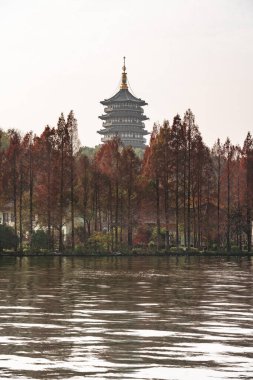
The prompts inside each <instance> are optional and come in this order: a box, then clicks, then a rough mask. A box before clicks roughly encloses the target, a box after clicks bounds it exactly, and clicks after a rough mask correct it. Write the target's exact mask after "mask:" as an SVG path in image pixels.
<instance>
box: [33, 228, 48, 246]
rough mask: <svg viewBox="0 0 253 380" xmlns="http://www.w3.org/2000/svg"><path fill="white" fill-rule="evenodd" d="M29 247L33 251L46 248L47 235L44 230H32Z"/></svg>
mask: <svg viewBox="0 0 253 380" xmlns="http://www.w3.org/2000/svg"><path fill="white" fill-rule="evenodd" d="M31 248H32V250H34V251H40V250H45V249H48V235H47V233H46V232H45V231H44V230H37V231H34V232H33V234H32V239H31Z"/></svg>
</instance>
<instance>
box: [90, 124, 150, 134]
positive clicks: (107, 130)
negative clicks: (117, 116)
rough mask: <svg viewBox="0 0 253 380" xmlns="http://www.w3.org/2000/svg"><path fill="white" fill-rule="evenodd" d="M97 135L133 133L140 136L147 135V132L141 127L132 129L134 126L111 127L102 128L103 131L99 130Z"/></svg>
mask: <svg viewBox="0 0 253 380" xmlns="http://www.w3.org/2000/svg"><path fill="white" fill-rule="evenodd" d="M97 132H98V133H99V134H101V135H106V134H108V133H116V134H117V133H122V132H123V133H124V132H133V133H140V134H142V135H149V132H147V131H146V130H145V129H143V128H142V127H137V128H136V127H134V126H129V125H128V126H126V125H124V126H121V127H119V126H111V127H107V128H104V129H100V130H99V131H97Z"/></svg>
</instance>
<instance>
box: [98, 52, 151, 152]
mask: <svg viewBox="0 0 253 380" xmlns="http://www.w3.org/2000/svg"><path fill="white" fill-rule="evenodd" d="M122 70H123V71H122V76H121V85H120V90H119V91H118V92H117V93H116V94H115V95H114V96H112V97H111V98H110V99H105V100H103V101H101V102H100V103H101V104H103V106H105V109H104V112H105V113H104V114H103V115H102V116H99V118H100V119H102V120H103V129H100V130H99V131H98V133H99V134H100V135H102V136H103V137H102V139H101V141H102V142H106V141H108V140H111V139H113V138H114V137H118V138H120V140H121V142H122V144H123V145H125V146H129V145H130V146H132V147H133V148H145V142H146V139H145V138H144V136H145V135H147V134H148V132H147V131H146V130H145V124H144V121H145V120H148V118H147V117H146V116H145V115H144V110H143V108H142V107H143V106H146V105H147V103H146V102H145V101H144V100H142V99H140V98H136V97H135V96H134V95H132V94H131V92H130V91H129V90H128V84H127V73H126V65H125V57H124V65H123V67H122Z"/></svg>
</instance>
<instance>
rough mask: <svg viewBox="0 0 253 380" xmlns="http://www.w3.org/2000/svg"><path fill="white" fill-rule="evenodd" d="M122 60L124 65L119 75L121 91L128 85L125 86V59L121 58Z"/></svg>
mask: <svg viewBox="0 0 253 380" xmlns="http://www.w3.org/2000/svg"><path fill="white" fill-rule="evenodd" d="M123 60H124V65H123V67H122V70H123V71H122V74H121V85H120V88H121V90H127V89H128V85H127V73H126V57H123Z"/></svg>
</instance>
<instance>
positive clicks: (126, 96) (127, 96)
mask: <svg viewBox="0 0 253 380" xmlns="http://www.w3.org/2000/svg"><path fill="white" fill-rule="evenodd" d="M129 101H130V102H134V103H139V105H142V106H145V105H147V103H146V102H145V100H142V99H140V98H136V97H135V96H134V95H132V94H131V92H130V91H129V90H128V89H120V90H119V91H118V92H117V94H115V95H114V96H112V97H111V98H109V99H105V100H102V101H101V102H100V103H101V104H103V105H107V104H110V103H116V102H129Z"/></svg>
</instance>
